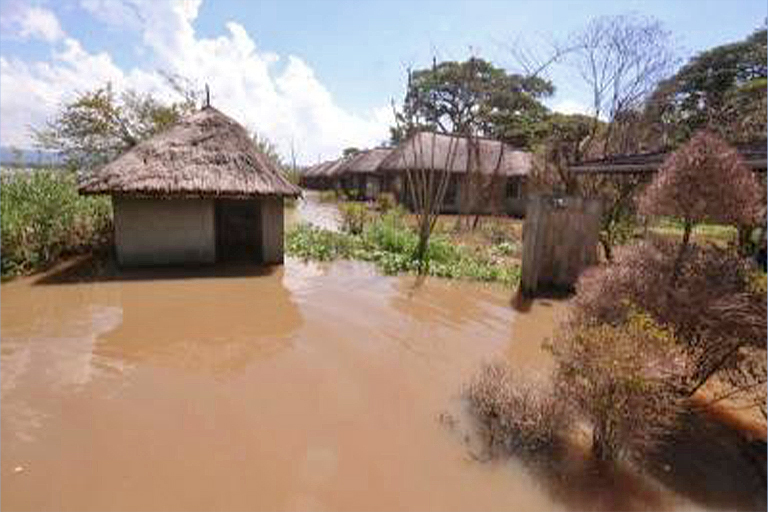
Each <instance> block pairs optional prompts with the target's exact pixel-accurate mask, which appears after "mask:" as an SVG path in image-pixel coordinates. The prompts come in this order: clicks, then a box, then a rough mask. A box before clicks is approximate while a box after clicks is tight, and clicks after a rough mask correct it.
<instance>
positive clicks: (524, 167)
mask: <svg viewBox="0 0 768 512" xmlns="http://www.w3.org/2000/svg"><path fill="white" fill-rule="evenodd" d="M472 141H473V142H476V145H475V144H470V139H468V138H467V137H461V136H458V135H445V134H441V133H432V132H424V131H422V132H417V133H415V134H414V135H412V136H411V137H409V138H408V139H406V140H405V141H404V142H402V143H401V144H399V145H398V146H397V147H396V148H395V149H394V150H393V151H392V152H391V153H390V154H389V155H387V156H386V158H384V160H383V161H382V162H381V164H380V165H379V170H380V171H384V172H394V171H405V170H407V169H409V168H411V169H413V168H417V169H435V170H441V171H443V170H448V171H450V172H451V173H466V172H467V169H468V165H467V164H468V159H469V155H470V154H473V155H474V156H473V158H472V160H471V163H472V172H480V173H482V174H494V173H496V172H497V170H498V174H500V175H502V176H524V175H527V174H528V172H529V171H530V169H531V154H530V153H528V152H526V151H521V150H518V149H515V148H514V147H512V146H510V145H509V144H505V143H503V142H500V141H497V140H493V139H487V138H483V137H475V138H472Z"/></svg>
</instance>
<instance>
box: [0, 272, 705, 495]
mask: <svg viewBox="0 0 768 512" xmlns="http://www.w3.org/2000/svg"><path fill="white" fill-rule="evenodd" d="M0 291H1V294H2V301H1V302H2V306H1V307H2V310H1V313H2V344H1V346H0V348H1V351H0V366H1V369H2V371H1V372H0V374H1V375H2V379H1V385H2V386H1V389H2V415H1V416H0V422H1V424H0V429H1V430H0V434H1V440H0V442H1V444H2V457H1V458H0V484H1V485H2V499H1V502H0V505H1V506H2V508H3V509H5V510H52V509H53V510H470V509H471V510H563V509H585V508H589V509H611V508H628V507H630V508H635V509H656V508H660V509H691V508H696V507H695V506H693V505H692V504H691V502H689V501H687V499H684V498H682V497H680V496H677V495H676V494H674V493H673V492H661V493H658V492H655V493H653V494H649V493H648V492H647V491H646V490H641V491H637V490H636V489H633V488H630V487H627V488H626V489H625V488H624V484H623V483H622V484H619V485H618V486H615V488H613V489H611V490H610V493H609V495H610V496H612V497H611V498H610V500H612V501H610V500H609V501H605V499H604V498H600V497H599V496H598V497H597V498H594V499H593V498H592V497H591V496H592V494H591V493H590V491H587V492H586V494H584V493H581V494H579V493H578V492H576V494H574V492H573V489H570V490H569V488H568V487H567V486H566V487H565V488H563V487H562V486H560V485H553V484H552V482H550V481H547V480H546V479H543V478H542V477H541V475H539V474H538V473H537V472H536V471H533V470H531V469H530V468H529V467H528V466H526V465H525V464H524V463H522V462H521V461H517V460H514V459H512V460H504V461H497V462H482V461H479V460H477V459H476V458H474V457H473V456H472V448H471V443H469V444H468V443H466V442H465V435H466V433H467V432H468V429H467V423H466V421H465V420H466V419H465V418H464V417H463V416H462V407H461V402H460V398H459V395H460V392H461V389H462V385H464V384H465V383H466V382H467V380H468V379H469V378H470V376H471V375H472V374H473V373H474V372H475V371H476V370H477V368H478V366H479V365H480V364H481V362H483V361H486V360H491V359H493V358H496V357H502V358H507V359H508V360H509V361H511V362H512V363H513V364H516V365H518V366H519V367H520V368H525V369H532V370H540V371H546V369H547V368H548V365H549V364H550V363H549V359H548V356H547V355H546V354H545V353H544V352H543V351H541V349H540V343H541V341H542V340H543V338H545V337H546V336H549V335H550V334H551V331H552V329H553V327H554V324H555V319H556V318H557V317H558V315H561V314H562V313H563V312H564V311H565V309H566V307H567V305H566V304H565V303H564V302H561V301H539V302H536V303H534V304H533V305H532V307H531V308H530V310H528V311H527V312H525V313H518V312H516V311H515V310H514V309H513V308H512V307H511V305H510V292H509V290H506V289H503V288H500V287H492V286H487V285H480V284H473V283H466V282H463V283H459V282H446V281H441V280H436V279H430V280H427V281H425V282H423V283H418V282H417V280H416V279H415V278H414V277H411V276H401V277H384V276H380V275H377V274H376V272H375V271H374V270H373V268H372V267H371V266H369V265H366V264H358V263H352V262H337V263H334V264H330V265H323V266H318V265H314V264H305V263H301V262H299V261H296V260H291V259H288V260H287V261H286V264H285V265H284V266H283V267H276V268H273V269H270V270H268V271H262V270H256V269H253V268H250V269H244V268H239V269H238V268H235V269H224V270H222V269H211V270H208V271H201V270H198V271H181V270H179V271H172V270H170V269H165V270H162V269H160V270H152V271H124V272H116V271H114V272H111V273H110V272H107V273H105V274H103V275H101V276H97V277H93V276H91V277H88V278H84V277H82V275H81V274H79V273H78V272H76V271H73V270H71V269H60V270H58V271H57V272H54V273H53V274H51V275H48V276H44V277H32V278H25V279H19V280H16V281H13V282H10V283H7V284H4V285H3V286H2V287H1V288H0ZM575 485H576V487H579V486H580V484H579V483H577V484H575ZM563 489H565V490H563ZM611 493H612V494H611ZM625 495H627V496H629V495H631V496H630V498H631V499H630V500H628V501H624V500H623V497H624V496H625ZM616 496H619V497H621V498H622V499H618V500H617V499H616ZM633 500H634V501H633ZM697 506H698V505H697Z"/></svg>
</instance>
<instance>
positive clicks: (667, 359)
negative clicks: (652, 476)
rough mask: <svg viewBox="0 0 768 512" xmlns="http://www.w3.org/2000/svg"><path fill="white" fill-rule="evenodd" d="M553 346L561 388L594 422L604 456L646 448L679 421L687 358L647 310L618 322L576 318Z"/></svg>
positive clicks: (598, 451) (596, 447)
mask: <svg viewBox="0 0 768 512" xmlns="http://www.w3.org/2000/svg"><path fill="white" fill-rule="evenodd" d="M549 348H550V350H551V351H552V353H553V354H554V357H555V361H556V363H557V371H556V374H555V375H556V376H555V386H556V389H557V394H558V396H559V397H561V399H563V400H566V401H568V402H569V403H570V404H571V405H572V406H573V408H574V410H575V411H576V412H577V414H579V415H580V416H582V417H583V418H584V419H586V420H587V421H588V422H589V423H590V425H591V426H592V433H593V434H592V446H593V453H594V455H595V456H596V457H597V458H598V459H601V460H613V459H615V458H617V457H618V456H619V455H620V454H622V453H625V452H627V453H631V454H634V455H637V454H640V455H642V454H644V453H645V452H646V451H647V450H648V449H649V448H652V447H653V445H654V444H655V443H656V442H657V441H659V440H660V439H661V438H662V436H663V435H664V434H666V433H667V432H669V430H670V429H671V428H672V427H673V426H674V423H675V420H676V419H677V414H678V412H679V410H680V407H681V405H682V401H683V399H684V398H685V396H686V393H685V391H686V389H687V388H686V378H687V376H688V375H689V358H688V356H687V354H686V352H685V351H684V350H683V348H682V347H681V346H680V345H679V344H678V343H677V340H676V339H675V335H674V332H673V331H672V330H671V329H669V328H665V327H662V326H661V325H659V324H658V323H656V322H655V321H654V320H653V319H652V318H651V317H650V316H649V315H647V314H644V313H641V312H638V311H637V310H635V309H631V310H630V312H629V313H628V315H627V319H626V321H624V322H622V323H620V324H618V325H609V324H597V325H587V324H571V325H569V326H568V327H566V328H565V329H563V330H562V331H561V332H560V333H558V335H557V336H556V337H555V339H554V341H553V342H552V344H551V345H550V346H549Z"/></svg>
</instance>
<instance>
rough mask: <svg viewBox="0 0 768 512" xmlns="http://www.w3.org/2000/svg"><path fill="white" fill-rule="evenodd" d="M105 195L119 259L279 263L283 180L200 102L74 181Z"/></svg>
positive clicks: (291, 191) (293, 192)
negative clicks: (109, 197) (163, 128)
mask: <svg viewBox="0 0 768 512" xmlns="http://www.w3.org/2000/svg"><path fill="white" fill-rule="evenodd" d="M80 193H82V194H111V195H112V203H113V209H114V218H115V244H116V248H117V258H118V262H119V263H120V264H125V265H148V264H175V263H212V262H214V261H220V260H227V259H247V260H250V261H261V262H264V263H281V262H282V261H283V197H286V196H288V197H296V196H299V195H300V194H301V189H299V188H298V187H296V186H295V185H292V184H291V183H289V182H288V181H287V180H286V179H285V178H284V177H283V176H282V175H281V173H280V171H279V170H278V169H276V168H275V166H274V165H273V164H272V163H271V162H270V160H269V159H268V158H267V157H266V156H265V155H263V154H262V153H261V152H260V151H259V150H258V149H257V148H256V146H255V144H254V143H253V141H252V140H251V138H250V137H249V136H248V132H247V131H246V130H245V128H243V127H242V126H240V125H239V124H238V123H237V122H235V121H234V120H232V119H231V118H229V117H227V116H226V115H224V114H223V113H221V112H219V111H218V110H216V109H215V108H213V107H210V106H207V107H205V108H203V109H202V110H200V111H198V112H196V113H194V114H192V115H190V116H188V117H186V118H184V119H182V120H181V121H180V122H179V123H178V124H176V125H174V126H173V127H171V128H169V129H168V130H166V131H164V132H162V133H159V134H157V135H155V136H154V137H151V138H150V139H148V140H145V141H143V142H141V143H139V144H138V145H136V146H135V147H133V148H132V149H131V150H129V151H128V152H126V153H125V154H123V155H121V156H120V157H118V158H117V159H115V160H114V161H112V162H110V163H108V164H107V165H105V166H103V167H102V168H100V169H97V170H95V171H93V172H90V173H87V174H85V175H83V176H82V177H81V180H80Z"/></svg>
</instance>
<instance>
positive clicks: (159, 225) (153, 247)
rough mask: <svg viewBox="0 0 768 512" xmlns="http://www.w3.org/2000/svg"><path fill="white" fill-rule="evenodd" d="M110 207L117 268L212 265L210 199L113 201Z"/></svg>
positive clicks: (117, 198)
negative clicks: (112, 213) (112, 216)
mask: <svg viewBox="0 0 768 512" xmlns="http://www.w3.org/2000/svg"><path fill="white" fill-rule="evenodd" d="M112 205H113V209H114V218H115V247H116V249H117V261H118V263H119V264H120V265H129V266H132V265H170V264H185V263H213V262H214V261H215V259H216V235H215V229H214V225H215V224H214V201H213V200H212V199H150V198H129V197H113V198H112Z"/></svg>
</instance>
